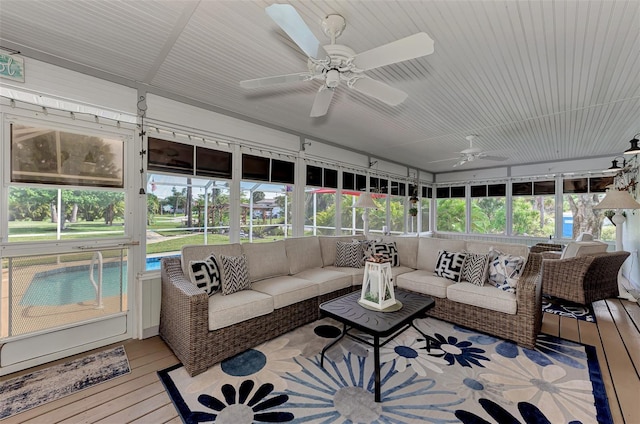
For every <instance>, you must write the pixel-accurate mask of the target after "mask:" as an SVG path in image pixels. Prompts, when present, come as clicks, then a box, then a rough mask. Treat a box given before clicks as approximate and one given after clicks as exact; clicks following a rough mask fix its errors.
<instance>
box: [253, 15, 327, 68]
mask: <svg viewBox="0 0 640 424" xmlns="http://www.w3.org/2000/svg"><path fill="white" fill-rule="evenodd" d="M265 11H266V12H267V15H269V17H270V18H271V19H273V20H274V21H275V23H277V24H278V25H279V26H280V28H282V29H283V30H284V32H286V33H287V35H288V36H289V38H291V40H293V42H294V43H296V44H297V45H298V47H300V49H301V50H302V51H303V52H305V53H306V55H307V56H309V57H313V58H317V57H318V54H319V53H320V47H321V46H320V41H318V39H317V38H316V36H315V35H313V33H312V32H311V30H310V29H309V27H308V26H307V24H306V23H305V21H304V20H303V19H302V17H301V16H300V14H299V13H298V11H297V10H296V9H294V7H293V6H291V5H290V4H272V5H271V6H269V7H267V8H266V9H265Z"/></svg>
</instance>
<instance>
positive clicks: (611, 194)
mask: <svg viewBox="0 0 640 424" xmlns="http://www.w3.org/2000/svg"><path fill="white" fill-rule="evenodd" d="M593 209H605V210H607V209H609V210H614V211H615V214H614V215H613V217H612V218H611V221H612V222H613V223H614V225H615V226H616V250H617V251H622V250H624V249H623V246H622V224H624V222H625V220H626V218H625V216H624V215H623V212H622V210H623V209H640V203H638V202H636V201H635V199H634V198H633V197H631V194H629V192H628V191H627V190H626V189H622V190H619V189H617V188H615V187H613V188H610V189H609V190H608V191H607V193H606V194H605V196H604V199H602V201H601V202H600V203H598V204H597V205H595V206H594V207H593ZM620 278H621V275H620V274H618V293H619V294H618V297H620V298H623V299H627V300H630V301H632V302H636V299H635V298H634V297H633V296H632V295H631V294H630V293H629V292H628V291H627V289H626V288H625V287H624V286H623V285H622V283H621V281H620Z"/></svg>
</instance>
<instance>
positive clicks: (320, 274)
mask: <svg viewBox="0 0 640 424" xmlns="http://www.w3.org/2000/svg"><path fill="white" fill-rule="evenodd" d="M294 277H296V278H302V279H304V280H309V281H313V282H314V283H316V284H318V295H322V294H327V293H331V292H334V291H336V290H340V289H346V288H347V287H351V286H352V284H351V280H352V278H351V275H349V274H346V273H344V272H340V271H334V270H330V269H326V268H313V269H307V270H306V271H302V272H299V273H297V274H296V275H294Z"/></svg>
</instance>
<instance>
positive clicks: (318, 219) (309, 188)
mask: <svg viewBox="0 0 640 424" xmlns="http://www.w3.org/2000/svg"><path fill="white" fill-rule="evenodd" d="M351 175H353V174H351ZM351 181H352V182H353V181H354V178H353V177H352V178H351ZM337 187H338V171H337V170H335V169H331V168H322V167H318V166H312V165H307V185H306V187H305V202H304V235H305V236H315V235H334V234H335V233H336V188H337Z"/></svg>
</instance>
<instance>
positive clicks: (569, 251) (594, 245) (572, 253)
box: [560, 240, 609, 259]
mask: <svg viewBox="0 0 640 424" xmlns="http://www.w3.org/2000/svg"><path fill="white" fill-rule="evenodd" d="M608 247H609V245H608V244H607V243H604V242H602V241H595V240H594V241H571V242H569V243H568V244H567V247H565V248H564V250H563V251H562V256H561V257H560V259H566V258H575V257H577V256H585V255H593V254H595V253H602V252H606V251H607V248H608Z"/></svg>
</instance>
